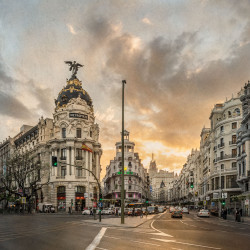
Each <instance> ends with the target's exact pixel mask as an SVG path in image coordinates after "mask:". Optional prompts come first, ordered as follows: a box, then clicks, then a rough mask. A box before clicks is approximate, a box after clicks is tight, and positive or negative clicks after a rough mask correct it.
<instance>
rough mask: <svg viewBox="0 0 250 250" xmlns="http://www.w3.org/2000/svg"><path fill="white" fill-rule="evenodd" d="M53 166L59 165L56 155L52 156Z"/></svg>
mask: <svg viewBox="0 0 250 250" xmlns="http://www.w3.org/2000/svg"><path fill="white" fill-rule="evenodd" d="M52 166H53V167H57V157H56V156H52Z"/></svg>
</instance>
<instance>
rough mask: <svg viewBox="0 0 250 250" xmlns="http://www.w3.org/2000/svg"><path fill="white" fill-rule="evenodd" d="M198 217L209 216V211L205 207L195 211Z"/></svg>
mask: <svg viewBox="0 0 250 250" xmlns="http://www.w3.org/2000/svg"><path fill="white" fill-rule="evenodd" d="M197 216H198V217H209V216H210V213H209V211H208V210H206V209H201V210H200V211H199V212H198V213H197Z"/></svg>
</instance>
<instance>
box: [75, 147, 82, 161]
mask: <svg viewBox="0 0 250 250" xmlns="http://www.w3.org/2000/svg"><path fill="white" fill-rule="evenodd" d="M76 160H82V149H81V148H77V149H76Z"/></svg>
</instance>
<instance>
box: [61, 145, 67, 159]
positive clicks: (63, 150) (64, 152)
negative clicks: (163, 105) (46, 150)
mask: <svg viewBox="0 0 250 250" xmlns="http://www.w3.org/2000/svg"><path fill="white" fill-rule="evenodd" d="M61 160H66V148H62V149H61Z"/></svg>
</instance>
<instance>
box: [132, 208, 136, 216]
mask: <svg viewBox="0 0 250 250" xmlns="http://www.w3.org/2000/svg"><path fill="white" fill-rule="evenodd" d="M134 215H135V208H134V207H133V210H132V216H134Z"/></svg>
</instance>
